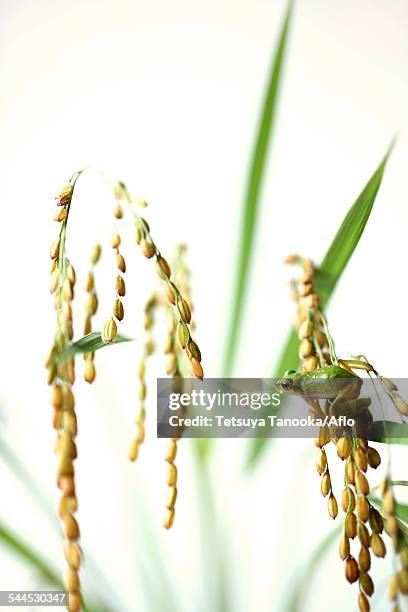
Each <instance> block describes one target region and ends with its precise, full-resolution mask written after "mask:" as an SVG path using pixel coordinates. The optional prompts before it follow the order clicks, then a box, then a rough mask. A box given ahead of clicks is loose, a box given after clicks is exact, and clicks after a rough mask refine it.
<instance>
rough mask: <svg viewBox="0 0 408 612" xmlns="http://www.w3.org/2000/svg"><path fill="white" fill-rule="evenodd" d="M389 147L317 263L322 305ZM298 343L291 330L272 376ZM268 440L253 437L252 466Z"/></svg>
mask: <svg viewBox="0 0 408 612" xmlns="http://www.w3.org/2000/svg"><path fill="white" fill-rule="evenodd" d="M391 150H392V145H391V146H390V148H389V149H388V151H387V153H386V155H385V156H384V158H383V160H382V162H381V163H380V165H379V166H378V168H377V169H376V171H375V172H374V174H373V175H372V177H371V178H370V180H369V181H368V183H367V184H366V185H365V187H364V189H363V190H362V191H361V193H360V195H359V196H358V198H357V199H356V201H355V202H354V204H353V205H352V207H351V208H350V210H349V211H348V213H347V215H346V216H345V218H344V220H343V223H342V224H341V226H340V228H339V230H338V232H337V234H336V235H335V237H334V239H333V241H332V243H331V245H330V247H329V249H328V251H327V253H326V255H325V257H324V259H323V261H322V264H321V266H320V267H319V270H318V272H317V275H316V291H317V293H318V294H319V296H320V297H321V302H320V305H321V308H322V309H323V308H324V307H325V306H326V305H327V303H328V301H329V299H330V297H331V295H332V293H333V291H334V289H335V287H336V284H337V282H338V280H339V278H340V276H341V274H342V272H343V270H344V268H345V267H346V265H347V264H348V262H349V260H350V257H351V256H352V254H353V252H354V250H355V248H356V246H357V244H358V242H359V240H360V238H361V236H362V233H363V231H364V228H365V226H366V224H367V221H368V219H369V216H370V214H371V211H372V208H373V205H374V202H375V198H376V196H377V193H378V191H379V189H380V186H381V182H382V178H383V175H384V170H385V167H386V164H387V161H388V157H389V155H390V153H391ZM298 345H299V343H298V340H297V337H296V333H295V332H294V330H292V331H291V332H290V334H289V337H288V340H287V342H286V345H285V347H284V349H283V351H282V354H281V357H280V360H279V361H278V364H277V366H276V369H275V373H274V375H273V376H282V374H283V373H284V372H285V370H292V369H293V370H297V368H298V365H299V357H298V348H299V346H298ZM259 416H261V415H259ZM268 441H269V439H268V438H254V439H253V441H252V445H251V451H250V455H249V467H254V466H255V464H256V463H257V461H258V459H259V457H260V455H261V453H262V451H263V450H264V449H265V446H266V444H267V443H268Z"/></svg>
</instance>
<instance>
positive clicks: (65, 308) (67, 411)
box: [46, 169, 204, 612]
mask: <svg viewBox="0 0 408 612" xmlns="http://www.w3.org/2000/svg"><path fill="white" fill-rule="evenodd" d="M83 172H84V169H83V170H80V171H78V172H76V173H75V174H74V175H73V176H72V177H71V179H70V180H69V182H68V183H67V185H66V186H65V187H64V189H63V190H62V192H61V193H60V194H59V195H58V196H57V212H56V213H55V215H54V219H55V221H56V222H57V223H59V228H60V231H59V235H58V237H57V238H56V240H55V241H54V242H53V244H52V246H51V249H50V257H51V260H52V265H51V277H50V291H51V293H52V294H53V295H54V302H55V309H56V312H57V316H56V331H55V338H54V342H53V345H52V348H51V351H50V354H49V356H48V358H47V362H46V367H47V369H48V382H49V384H50V385H52V386H53V392H52V405H53V408H54V417H53V426H54V428H55V430H56V431H57V440H56V449H55V450H56V454H57V457H58V468H57V484H58V487H59V489H60V491H61V498H60V503H59V511H58V513H59V516H60V519H61V522H62V526H63V532H64V552H65V557H66V561H67V570H66V572H65V575H64V584H65V588H66V589H67V591H68V608H69V610H70V611H71V612H79V611H80V610H81V608H82V596H81V592H80V581H79V570H80V566H81V556H82V554H81V551H80V548H79V546H78V540H79V534H80V531H79V525H78V522H77V520H76V511H77V507H78V502H77V496H76V486H75V470H74V461H75V459H76V457H77V448H76V436H77V416H76V408H75V398H74V393H73V385H74V382H75V356H71V355H72V353H71V352H70V350H69V349H70V346H71V341H72V340H73V335H74V328H73V314H72V301H73V299H74V287H75V282H76V278H75V276H76V275H75V270H74V268H73V266H72V265H71V263H70V261H69V259H68V256H67V254H66V249H65V242H66V232H67V223H68V219H69V212H70V207H71V203H72V197H73V194H74V190H75V186H76V184H77V180H78V178H79V177H80V176H81V175H82V173H83ZM113 195H114V199H115V205H114V209H113V215H114V218H115V219H116V220H119V219H122V218H123V216H124V208H125V206H126V207H129V209H130V210H131V211H132V214H133V217H134V223H135V232H136V241H137V243H138V244H140V248H141V251H142V253H143V255H144V256H145V257H146V258H148V259H150V258H152V257H154V259H155V262H156V271H157V274H158V276H159V278H160V280H161V283H162V287H163V289H164V294H163V297H164V298H165V305H166V308H169V307H170V308H171V309H172V327H171V352H172V353H173V354H174V356H175V357H174V359H173V360H172V364H170V360H168V363H167V371H168V372H169V373H170V374H171V375H172V378H173V385H174V388H176V387H177V386H179V385H180V384H181V382H182V380H183V378H182V369H183V366H182V364H181V361H182V360H183V359H184V357H186V360H187V363H188V364H189V368H190V370H191V372H192V374H193V375H194V376H195V377H197V378H202V377H203V375H204V374H203V369H202V366H201V353H200V350H199V348H198V346H197V345H196V343H195V342H194V341H193V339H192V337H191V329H193V327H194V324H193V322H192V320H191V318H192V317H191V310H192V305H191V301H190V295H189V294H190V291H189V283H188V276H189V275H188V269H187V268H186V267H185V268H184V269H183V274H180V285H178V284H176V283H175V282H173V280H171V270H170V266H169V264H168V263H167V261H166V259H165V258H164V257H163V256H162V255H161V253H160V251H159V250H158V248H157V247H156V245H155V243H154V242H153V240H152V237H151V234H150V228H149V226H148V224H147V221H146V220H145V219H143V218H142V217H140V215H138V214H137V212H136V211H135V210H134V208H133V204H134V201H133V198H132V196H131V195H130V194H129V192H128V190H127V189H126V187H125V186H124V184H123V183H121V182H116V183H115V184H114V188H113ZM138 204H139V205H140V206H142V207H145V206H146V202H145V201H139V202H138ZM121 242H122V241H121V236H120V234H119V233H118V231H114V233H113V236H112V240H111V246H112V248H113V249H114V250H115V264H116V267H117V269H118V272H117V275H116V279H115V291H116V298H115V302H114V306H113V309H112V315H111V316H110V317H109V318H108V320H107V321H106V323H105V325H104V327H103V332H102V334H101V337H102V339H103V341H104V342H105V343H111V342H114V341H115V338H116V336H117V323H118V322H121V321H122V320H123V318H124V308H123V303H122V298H123V297H124V296H125V294H126V285H125V280H124V273H125V271H126V262H125V259H124V257H123V255H122V253H121V252H120V246H121ZM100 255H101V247H100V245H97V246H96V247H95V248H94V250H93V253H92V257H91V266H90V268H89V269H88V273H87V277H86V283H85V290H86V294H87V296H86V298H87V299H86V308H85V321H84V328H83V331H84V335H85V336H87V335H88V334H90V333H91V331H92V327H93V322H92V317H93V316H94V315H95V314H96V311H97V307H98V297H97V294H96V290H95V277H94V267H95V265H96V264H97V262H98V260H99V258H100ZM179 286H180V287H181V290H180V288H179ZM156 300H157V298H155V300H150V301H149V303H148V305H147V307H146V311H145V328H146V331H147V332H148V334H149V337H148V338H147V340H146V343H145V348H144V355H143V359H142V362H141V364H140V367H139V370H138V377H139V401H140V410H139V413H138V415H137V418H136V425H137V432H136V436H135V440H134V441H133V443H132V449H131V452H130V455H131V458H136V456H137V453H138V449H139V446H140V444H141V443H142V442H143V439H144V402H145V398H146V381H145V378H144V376H145V360H146V358H147V357H148V356H149V355H150V354H151V353H152V352H153V347H154V344H153V337H152V334H151V326H152V320H153V311H154V308H155V306H156ZM159 302H160V300H157V303H159ZM67 350H68V352H67V354H65V353H66V351H67ZM74 355H75V354H74ZM84 359H85V372H84V378H85V380H86V381H87V382H93V380H94V379H95V375H96V371H95V366H94V355H93V354H92V353H85V354H84ZM183 364H184V362H183ZM170 366H171V367H170ZM180 435H181V431H175V433H174V437H173V438H172V439H171V441H170V443H169V449H168V452H167V455H166V460H167V462H168V475H167V485H168V487H169V492H168V499H167V503H166V508H167V517H166V519H165V526H166V527H170V526H171V525H172V524H173V521H174V512H175V501H176V497H177V486H176V485H177V468H176V465H175V457H176V452H177V442H178V439H179V438H180Z"/></svg>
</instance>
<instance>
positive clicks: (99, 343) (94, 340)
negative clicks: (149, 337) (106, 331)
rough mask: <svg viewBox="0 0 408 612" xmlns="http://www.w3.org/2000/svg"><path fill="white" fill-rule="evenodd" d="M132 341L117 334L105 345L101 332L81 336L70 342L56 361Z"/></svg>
mask: <svg viewBox="0 0 408 612" xmlns="http://www.w3.org/2000/svg"><path fill="white" fill-rule="evenodd" d="M132 340H133V338H127V337H126V336H121V335H120V334H118V335H117V336H116V338H115V340H114V341H113V342H109V343H107V342H104V341H103V340H102V337H101V332H92V333H91V334H88V335H87V336H83V337H82V338H80V339H79V340H77V341H76V342H72V343H71V344H70V345H69V346H67V348H66V349H65V351H63V352H62V353H60V354H59V355H58V356H57V359H59V360H61V359H68V358H69V357H73V356H74V355H78V354H81V353H94V352H95V351H99V350H100V349H102V348H104V347H105V346H112V345H114V344H121V343H122V342H131V341H132Z"/></svg>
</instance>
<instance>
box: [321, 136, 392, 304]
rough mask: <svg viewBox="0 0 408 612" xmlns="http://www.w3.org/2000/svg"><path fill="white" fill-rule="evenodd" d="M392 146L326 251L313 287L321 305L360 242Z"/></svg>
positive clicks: (324, 302)
mask: <svg viewBox="0 0 408 612" xmlns="http://www.w3.org/2000/svg"><path fill="white" fill-rule="evenodd" d="M392 146H393V145H391V146H390V148H389V149H388V151H387V153H386V154H385V156H384V159H383V160H382V162H381V163H380V165H379V166H378V168H377V170H376V171H375V172H374V174H373V176H372V177H371V179H370V180H369V181H368V183H367V185H366V186H365V187H364V189H363V191H362V192H361V193H360V195H359V196H358V198H357V200H356V201H355V202H354V204H353V206H352V207H351V208H350V210H349V212H348V213H347V215H346V216H345V218H344V220H343V223H342V224H341V226H340V228H339V230H338V232H337V234H336V236H335V237H334V240H333V242H332V243H331V245H330V247H329V250H328V251H327V253H326V255H325V256H324V259H323V261H322V263H321V265H320V266H319V269H318V271H317V275H316V282H315V287H316V291H317V293H318V295H319V296H320V301H321V305H322V306H323V307H324V306H325V305H326V304H327V302H328V300H329V299H330V296H331V294H332V292H333V290H334V288H335V286H336V284H337V282H338V280H339V278H340V276H341V274H342V272H343V270H344V268H345V267H346V265H347V264H348V262H349V260H350V257H351V256H352V254H353V253H354V250H355V248H356V246H357V244H358V243H359V241H360V238H361V235H362V233H363V231H364V228H365V226H366V224H367V221H368V219H369V217H370V214H371V211H372V208H373V205H374V202H375V198H376V197H377V193H378V190H379V189H380V185H381V181H382V178H383V175H384V170H385V166H386V164H387V161H388V157H389V155H390V153H391V149H392Z"/></svg>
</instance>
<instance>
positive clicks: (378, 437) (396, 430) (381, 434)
mask: <svg viewBox="0 0 408 612" xmlns="http://www.w3.org/2000/svg"><path fill="white" fill-rule="evenodd" d="M373 428H374V435H373V437H372V439H373V440H374V441H375V442H382V443H384V444H405V445H407V444H408V424H406V423H394V422H392V421H378V422H377V423H374V425H373Z"/></svg>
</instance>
